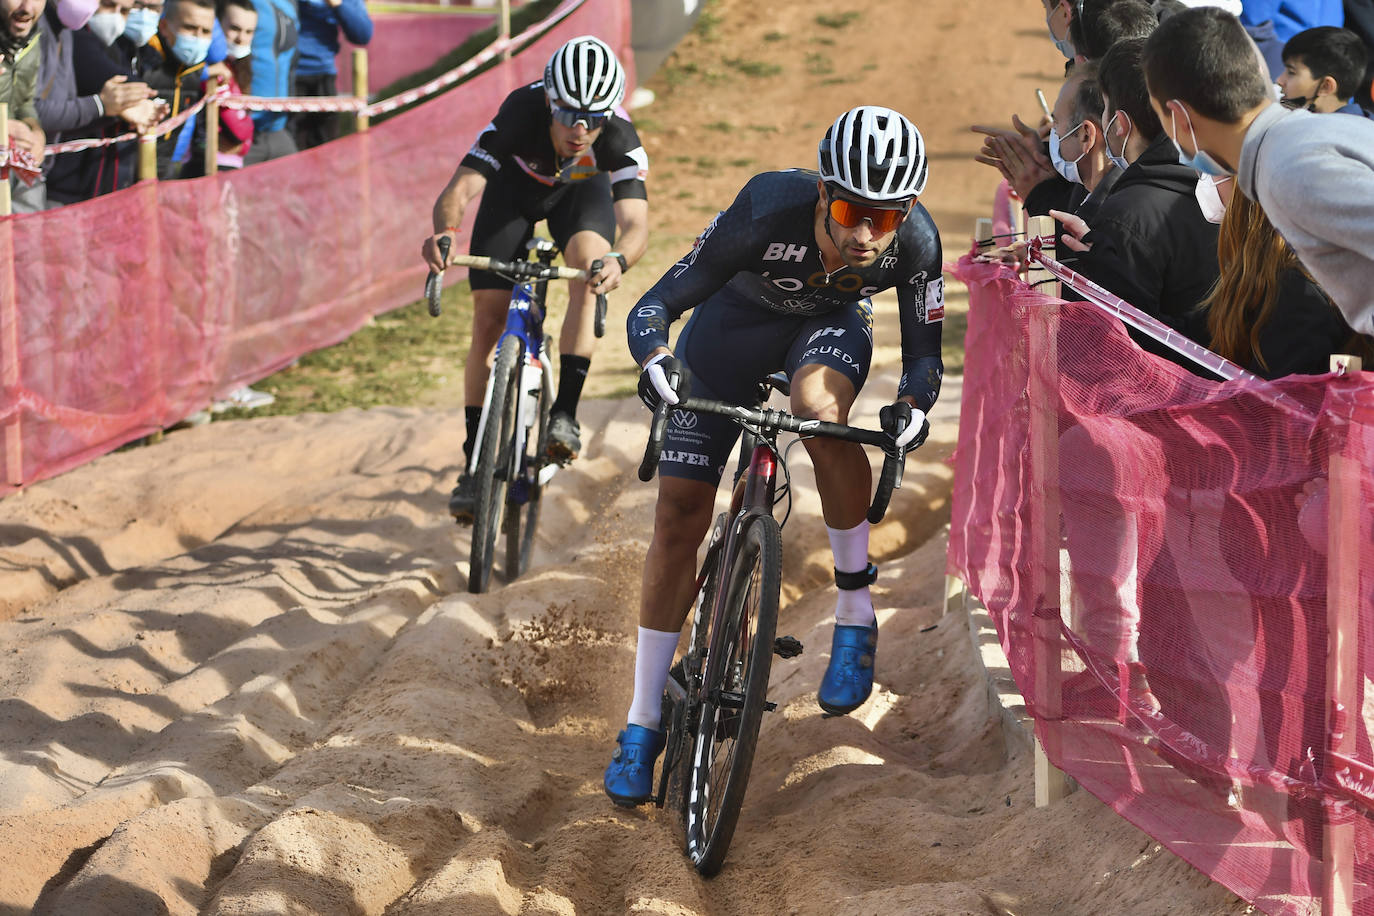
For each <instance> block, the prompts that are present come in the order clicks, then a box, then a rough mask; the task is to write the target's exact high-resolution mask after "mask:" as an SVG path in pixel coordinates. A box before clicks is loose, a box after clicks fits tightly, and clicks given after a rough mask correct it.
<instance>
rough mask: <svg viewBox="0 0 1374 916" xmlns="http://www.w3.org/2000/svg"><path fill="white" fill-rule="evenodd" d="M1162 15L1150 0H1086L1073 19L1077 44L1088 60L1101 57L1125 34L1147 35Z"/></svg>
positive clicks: (1132, 35)
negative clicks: (1151, 4)
mask: <svg viewBox="0 0 1374 916" xmlns="http://www.w3.org/2000/svg"><path fill="white" fill-rule="evenodd" d="M1158 22H1159V17H1158V16H1156V15H1155V11H1154V8H1153V7H1151V6H1150V4H1149V3H1148V2H1147V0H1084V2H1083V9H1082V10H1081V11H1079V14H1078V18H1077V19H1075V20H1074V24H1075V29H1074V47H1076V48H1078V50H1079V53H1080V54H1082V55H1083V56H1084V57H1086V58H1087V59H1088V60H1101V59H1102V55H1103V54H1106V53H1107V49H1108V48H1110V47H1111V46H1112V45H1114V44H1116V43H1117V42H1118V41H1120V40H1121V39H1123V38H1146V37H1148V36H1149V34H1150V33H1151V32H1153V31H1154V28H1155V25H1157V24H1158Z"/></svg>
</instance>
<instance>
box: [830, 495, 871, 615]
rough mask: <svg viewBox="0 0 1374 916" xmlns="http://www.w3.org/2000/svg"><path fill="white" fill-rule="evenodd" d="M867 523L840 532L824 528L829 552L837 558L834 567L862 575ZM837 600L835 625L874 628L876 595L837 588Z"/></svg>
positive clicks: (865, 558) (862, 589)
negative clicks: (874, 600) (874, 597)
mask: <svg viewBox="0 0 1374 916" xmlns="http://www.w3.org/2000/svg"><path fill="white" fill-rule="evenodd" d="M868 528H869V525H868V522H867V521H862V522H859V524H857V525H855V526H854V527H853V528H849V529H847V530H840V529H838V528H831V527H830V526H829V525H826V526H825V533H826V534H828V535H830V553H831V554H832V555H833V556H834V557H835V568H836V569H838V570H839V571H840V572H845V573H847V572H863V571H864V570H865V569H868ZM838 592H839V594H838V595H837V596H836V598H835V622H836V623H838V624H843V625H844V626H854V627H867V626H872V624H873V621H875V620H876V619H877V616H876V615H875V614H874V613H873V596H872V595H870V594H869V592H868V586H866V585H865V586H864V587H863V588H860V589H855V590H853V591H847V590H845V589H838Z"/></svg>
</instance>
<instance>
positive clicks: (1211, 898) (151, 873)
mask: <svg viewBox="0 0 1374 916" xmlns="http://www.w3.org/2000/svg"><path fill="white" fill-rule="evenodd" d="M954 381H955V384H954V385H953V387H952V388H951V389H949V390H947V395H949V397H948V399H947V400H946V401H945V402H944V404H945V406H944V407H943V408H942V411H943V415H942V416H937V417H936V420H937V422H936V430H937V438H936V439H935V440H933V441H932V443H930V444H929V445H928V446H927V448H926V449H924V450H923V452H922V453H920V456H919V458H918V459H916V460H913V461H912V463H911V465H910V467H909V475H908V486H907V487H906V488H905V489H904V490H903V491H902V492H901V493H900V494H899V500H898V501H897V504H896V506H895V511H894V518H893V519H892V521H891V522H889V523H887V524H886V525H885V526H884V527H883V528H881V529H879V532H878V534H877V535H876V536H875V539H874V540H875V545H876V548H875V549H876V552H878V553H880V554H883V555H885V557H886V558H885V560H884V563H883V576H882V579H881V580H880V586H879V588H878V595H879V596H880V597H879V600H880V603H881V604H882V605H883V608H884V610H883V612H882V625H883V629H882V634H883V635H882V639H883V643H882V647H881V650H882V651H881V653H880V656H879V658H880V663H879V664H880V667H879V673H880V677H879V680H880V686H879V689H878V690H877V692H876V693H875V696H874V698H873V700H871V701H870V703H869V704H868V705H867V706H866V707H865V708H864V709H863V710H862V711H861V712H860V713H859V714H857V715H856V716H853V717H851V718H845V719H837V720H823V719H821V717H820V711H819V709H818V708H817V707H816V706H815V699H814V690H815V684H816V682H817V680H818V679H819V676H820V672H821V670H822V669H823V666H824V662H825V658H824V656H825V649H826V648H827V641H828V623H827V620H828V618H829V613H830V608H831V602H832V601H833V598H832V597H831V594H832V593H831V592H830V591H829V583H828V581H827V580H828V575H827V571H828V560H829V558H828V554H827V552H826V548H825V543H824V530H823V528H822V527H821V525H820V522H819V518H818V515H817V511H818V509H817V500H816V497H815V495H814V492H813V491H812V485H811V482H810V477H809V473H808V472H807V469H806V468H805V466H804V465H805V461H804V460H801V461H799V462H797V465H798V473H797V480H796V482H797V487H798V490H799V499H798V506H797V511H796V512H795V513H794V516H793V519H792V521H791V522H790V523H789V525H788V527H787V537H788V542H787V557H786V567H787V579H788V584H789V589H788V591H789V598H790V602H789V603H788V605H787V606H786V608H785V609H784V611H783V615H782V623H781V625H780V626H781V630H780V632H790V633H794V634H796V635H797V636H798V637H799V638H801V639H802V640H803V642H805V643H806V644H807V646H808V651H807V653H806V654H805V655H803V656H802V657H801V658H799V659H796V660H793V661H787V662H782V661H780V662H778V663H777V664H776V665H775V668H774V677H773V684H772V689H771V692H770V694H771V698H772V699H774V700H775V701H776V702H777V703H778V706H779V709H778V712H776V713H774V714H771V715H770V716H768V717H767V719H766V721H765V724H764V731H763V738H762V742H761V746H760V749H759V753H758V757H757V759H756V762H755V768H754V777H753V779H752V781H751V787H750V797H749V802H748V806H747V808H746V810H745V813H744V815H743V818H742V820H741V824H740V828H739V832H738V834H737V839H736V844H735V848H734V849H733V850H732V854H731V859H730V861H729V865H728V867H727V869H726V870H725V872H724V873H723V874H722V875H721V876H720V877H719V878H717V879H715V880H713V881H710V882H705V881H702V880H700V879H698V878H697V877H695V875H694V874H693V873H692V872H691V870H690V869H689V868H688V866H687V863H686V861H685V859H683V858H682V856H681V855H680V852H679V847H678V839H677V834H676V826H675V823H674V820H673V819H672V818H671V817H670V816H668V815H666V814H665V813H662V812H656V811H648V810H644V811H636V812H625V811H622V810H620V809H616V808H614V807H613V806H611V805H610V804H609V803H608V802H607V801H606V799H605V798H604V796H603V795H602V793H601V791H600V785H599V778H600V771H601V768H602V767H603V766H604V763H605V759H606V757H607V754H608V751H609V748H610V746H611V740H612V739H613V737H614V733H615V731H616V730H617V728H618V727H619V726H620V725H621V723H622V721H623V718H622V717H623V715H624V710H625V708H626V706H627V705H628V699H629V697H628V691H629V679H630V678H629V675H630V672H631V670H632V664H633V649H632V636H631V634H632V633H633V626H634V611H633V608H634V606H635V602H636V600H637V595H638V589H639V572H638V571H639V568H640V561H641V557H642V550H643V546H644V543H645V541H646V539H647V537H648V534H649V522H648V519H649V517H650V507H651V504H652V493H653V490H652V488H651V487H647V486H644V485H640V484H639V483H638V481H637V480H635V479H634V476H633V475H634V471H633V469H634V467H635V465H636V462H637V459H638V454H637V452H638V450H639V447H640V446H639V443H640V441H641V440H640V436H642V431H643V428H644V419H645V417H644V414H643V411H642V408H641V407H639V405H638V403H637V402H633V401H612V402H595V403H592V404H589V405H588V407H587V408H586V417H585V420H586V421H587V426H588V427H589V428H590V429H591V430H592V433H593V434H592V437H591V438H590V443H589V450H588V454H587V456H586V457H585V459H584V460H582V461H580V462H579V463H578V464H577V465H575V466H574V468H573V469H571V470H570V471H569V472H567V473H564V474H562V475H560V477H558V478H557V479H556V481H555V487H556V492H557V494H558V498H557V499H555V500H550V503H549V505H548V506H547V508H546V515H545V519H544V527H543V528H542V529H541V545H540V555H539V557H538V558H537V560H536V565H535V568H534V570H533V571H532V573H531V574H530V575H529V576H527V577H526V578H525V579H523V580H521V581H518V582H516V583H513V584H509V585H504V584H503V585H501V586H500V587H498V588H497V589H495V590H494V591H493V592H492V593H490V594H487V595H484V596H470V595H467V594H466V593H465V592H464V591H463V589H464V587H465V571H466V557H465V554H466V538H465V536H455V534H456V532H455V531H454V529H452V528H451V527H450V526H449V525H448V524H445V520H444V518H443V500H444V498H445V494H446V489H447V486H448V481H449V479H450V478H451V477H452V475H453V473H454V471H455V468H454V466H453V463H452V460H451V456H452V455H453V454H454V453H455V449H456V445H457V441H456V439H455V438H454V436H453V433H452V431H453V429H454V428H455V421H456V419H457V415H456V414H455V413H453V412H420V411H409V410H375V411H371V412H366V413H363V412H356V411H351V412H345V413H342V414H335V415H328V416H320V415H308V416H302V417H293V418H273V419H268V420H262V421H249V422H238V423H222V424H220V423H216V424H212V425H211V426H209V427H205V428H202V429H196V430H190V431H187V432H183V433H178V434H175V435H173V436H171V437H169V439H168V441H166V442H165V443H163V444H161V445H159V446H157V447H153V448H145V449H139V450H133V451H129V452H125V453H121V454H117V455H112V456H108V457H106V458H104V459H101V460H100V461H97V462H95V463H93V464H92V465H90V466H87V467H85V468H82V469H79V470H77V471H75V472H73V473H71V474H68V475H66V476H64V477H62V478H60V479H58V480H55V481H50V482H48V483H45V484H41V485H38V486H35V487H33V488H31V489H30V490H29V491H27V492H26V493H24V494H23V495H22V496H19V497H17V498H12V499H8V500H6V501H5V502H4V503H3V504H0V518H2V519H3V524H4V528H3V531H4V536H3V538H0V591H3V594H4V595H5V596H6V602H7V605H6V607H7V614H8V615H9V616H8V619H7V620H5V621H4V622H3V623H0V645H3V646H4V647H5V650H4V653H5V654H4V655H3V656H0V685H2V686H3V691H4V692H3V696H4V699H3V700H0V913H22V912H29V911H30V909H31V908H32V910H33V911H34V912H39V913H55V914H69V913H76V914H84V913H100V914H131V916H132V914H146V913H159V912H166V913H173V914H182V913H206V914H231V913H235V914H237V913H321V914H341V913H369V914H370V913H388V914H440V913H445V914H447V913H462V914H468V913H473V914H485V913H491V914H498V913H530V914H534V913H539V914H543V913H573V912H576V913H620V912H646V913H649V912H652V913H670V914H671V913H692V914H708V913H709V914H717V913H720V914H724V913H771V912H795V913H813V912H814V913H821V912H827V913H828V912H848V913H931V914H935V913H941V914H945V913H988V912H992V913H1001V912H1014V913H1017V914H1018V916H1019V914H1023V913H1031V912H1043V913H1051V912H1056V913H1075V912H1081V913H1096V912H1104V911H1106V910H1104V909H1102V907H1104V906H1107V907H1108V908H1109V909H1110V911H1112V912H1119V913H1159V912H1162V911H1163V910H1161V909H1160V908H1159V896H1158V894H1159V890H1160V888H1161V886H1163V887H1167V889H1168V891H1169V893H1170V895H1171V897H1172V899H1173V900H1174V901H1175V902H1176V905H1177V907H1178V908H1176V909H1172V908H1171V911H1174V912H1180V913H1182V912H1187V913H1204V912H1216V913H1225V912H1235V911H1236V908H1235V905H1234V903H1232V902H1231V900H1230V898H1229V897H1228V895H1226V894H1224V893H1223V892H1221V891H1220V890H1219V889H1217V888H1214V887H1209V886H1208V884H1207V882H1206V881H1205V880H1204V879H1202V878H1201V877H1200V876H1198V875H1196V874H1195V873H1192V872H1191V871H1189V870H1188V869H1187V868H1186V866H1183V865H1182V864H1181V863H1179V862H1178V861H1177V860H1174V859H1173V858H1172V857H1169V856H1167V855H1164V854H1159V853H1158V852H1157V851H1152V850H1153V849H1154V847H1153V845H1152V844H1151V843H1149V841H1148V839H1147V838H1145V837H1143V836H1142V835H1140V834H1139V833H1137V832H1136V831H1134V830H1133V829H1131V828H1129V827H1128V826H1126V825H1124V824H1123V823H1121V822H1120V821H1119V820H1118V819H1117V818H1116V817H1115V816H1114V815H1112V814H1110V813H1109V812H1107V811H1106V810H1105V809H1103V808H1102V807H1101V806H1100V805H1098V804H1097V803H1096V802H1093V801H1092V800H1091V799H1089V798H1083V797H1079V798H1074V799H1071V800H1070V801H1069V802H1068V803H1066V804H1064V805H1062V806H1060V807H1059V808H1057V809H1055V810H1054V811H1051V812H1045V811H1035V810H1034V809H1033V807H1032V792H1031V787H1030V782H1029V778H1028V770H1029V766H1028V761H1026V760H1024V759H1021V758H1019V757H1013V758H1010V759H1008V757H1007V753H1006V742H1005V740H1004V737H1003V735H1002V734H1001V731H1000V724H999V722H1000V720H999V719H998V718H997V717H996V716H995V715H994V714H993V712H992V711H991V710H989V709H988V707H987V699H986V696H987V695H986V691H985V690H984V689H983V682H982V678H981V674H979V673H978V669H977V667H976V665H975V664H974V663H973V659H972V653H971V649H970V645H969V640H968V636H967V632H966V629H965V628H964V623H963V621H962V620H961V619H958V618H955V617H950V618H945V619H942V618H941V617H940V616H939V610H938V605H937V602H938V596H939V592H940V582H941V579H940V577H941V575H942V572H943V563H944V540H943V536H942V534H941V533H940V530H939V529H940V525H941V524H942V522H943V519H942V518H941V514H942V510H941V509H940V506H941V505H942V499H943V497H944V496H945V495H946V494H947V489H948V473H949V471H948V468H947V467H946V466H945V465H944V464H943V462H942V459H943V457H944V456H946V455H947V454H948V451H949V448H950V444H951V443H952V440H953V436H954V432H953V429H954V425H953V421H952V415H953V410H954V408H953V404H954V402H955V401H956V399H957V387H958V386H957V380H954ZM890 384H891V379H887V378H882V379H879V381H878V384H877V387H876V388H875V390H880V389H881V390H885V388H886V386H887V385H890ZM878 403H879V402H878V401H877V400H876V399H874V400H873V402H872V403H871V404H870V403H868V399H866V400H865V401H864V402H863V403H862V404H861V409H862V410H864V411H869V412H876V408H877V406H878ZM932 506H934V507H935V508H933V509H932V508H931V507H932ZM932 534H933V536H932ZM1085 834H1086V835H1091V836H1092V837H1093V839H1092V841H1091V842H1090V843H1085V842H1084V841H1083V837H1084V836H1085ZM1104 875H1107V876H1108V877H1105V878H1104Z"/></svg>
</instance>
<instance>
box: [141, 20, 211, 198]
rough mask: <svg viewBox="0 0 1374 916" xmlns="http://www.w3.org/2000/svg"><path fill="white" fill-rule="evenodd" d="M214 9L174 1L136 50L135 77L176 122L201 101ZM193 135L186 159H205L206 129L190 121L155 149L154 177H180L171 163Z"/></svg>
mask: <svg viewBox="0 0 1374 916" xmlns="http://www.w3.org/2000/svg"><path fill="white" fill-rule="evenodd" d="M214 25H215V7H214V5H213V3H212V2H211V0H172V2H170V3H168V4H167V7H166V8H165V9H164V11H163V15H162V20H161V22H160V23H159V24H158V30H157V34H156V35H154V36H153V37H152V38H150V39H149V40H148V43H147V44H146V45H144V46H143V47H142V48H140V49H139V66H138V69H139V72H140V73H142V74H144V77H145V78H146V79H147V82H148V85H149V86H150V87H151V88H152V89H154V90H155V91H156V92H157V97H158V98H159V99H161V100H162V101H163V102H165V103H166V108H167V116H168V117H175V116H176V115H178V114H180V113H181V112H182V111H183V110H185V109H186V108H189V107H191V106H192V105H194V104H195V103H196V102H198V101H200V98H201V96H202V95H203V89H202V82H201V81H202V80H203V79H204V76H205V58H206V55H207V54H208V53H209V50H210V38H211V36H212V34H213V33H214ZM187 130H190V131H192V137H191V140H190V149H189V154H188V158H195V157H197V156H202V157H203V156H204V132H205V131H204V123H203V122H202V121H201V120H200V119H199V118H197V119H196V120H194V121H188V122H186V123H185V124H183V125H182V126H181V127H179V128H177V129H176V130H175V131H173V132H172V133H171V134H170V135H169V136H166V137H162V138H160V139H159V140H158V143H157V177H158V178H159V179H164V180H165V179H168V178H176V177H178V173H179V172H180V170H181V164H180V163H179V162H174V161H173V153H174V151H175V150H176V149H177V147H178V145H180V144H179V141H181V135H182V133H183V132H185V131H187Z"/></svg>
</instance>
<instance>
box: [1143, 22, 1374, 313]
mask: <svg viewBox="0 0 1374 916" xmlns="http://www.w3.org/2000/svg"><path fill="white" fill-rule="evenodd" d="M1204 48H1205V49H1206V51H1205V53H1204V51H1203V49H1204ZM1143 65H1144V69H1145V73H1146V76H1147V77H1148V80H1149V94H1150V105H1151V106H1152V109H1153V110H1154V112H1155V113H1156V115H1157V116H1158V117H1159V118H1160V119H1161V121H1162V122H1163V125H1164V129H1165V130H1166V131H1167V133H1168V135H1169V136H1170V137H1171V138H1172V141H1173V143H1175V144H1177V148H1178V154H1179V156H1180V157H1181V158H1183V159H1186V160H1187V161H1188V162H1189V163H1190V164H1192V165H1193V166H1194V167H1195V168H1196V169H1198V170H1199V171H1203V172H1207V173H1208V174H1212V175H1224V174H1232V175H1235V176H1236V188H1237V189H1238V190H1239V191H1240V192H1241V193H1242V194H1244V195H1245V196H1246V197H1248V198H1250V199H1251V200H1253V201H1256V202H1258V203H1259V204H1260V205H1261V206H1262V207H1263V208H1264V212H1265V215H1266V216H1268V217H1269V220H1270V222H1272V223H1273V224H1274V228H1275V229H1276V230H1278V232H1279V233H1280V234H1281V235H1282V236H1283V237H1284V239H1286V240H1287V242H1288V244H1289V245H1291V246H1292V247H1293V250H1294V251H1295V252H1296V253H1297V255H1298V259H1299V260H1300V261H1301V262H1302V265H1303V267H1305V268H1306V269H1307V270H1308V272H1309V273H1311V275H1312V277H1313V279H1315V280H1316V281H1317V282H1318V283H1319V284H1321V287H1322V289H1324V290H1325V291H1326V293H1327V294H1328V295H1329V296H1330V297H1331V299H1332V301H1333V302H1335V303H1336V306H1337V307H1338V308H1339V309H1340V310H1341V312H1342V314H1343V315H1344V316H1345V318H1346V321H1347V322H1349V324H1350V326H1351V327H1352V328H1354V329H1355V330H1356V331H1359V332H1360V333H1362V334H1372V333H1374V294H1371V290H1374V220H1371V219H1370V216H1369V215H1370V214H1371V213H1374V123H1371V122H1370V121H1369V120H1368V119H1365V118H1350V117H1331V116H1326V115H1316V114H1313V113H1311V112H1307V111H1288V110H1286V109H1285V108H1284V107H1283V106H1282V105H1280V104H1278V102H1276V101H1275V100H1274V97H1273V95H1272V94H1271V92H1270V85H1269V80H1268V77H1267V75H1266V74H1265V73H1263V72H1262V71H1261V70H1260V68H1259V66H1258V63H1257V60H1256V57H1255V52H1254V46H1253V45H1252V44H1251V43H1250V41H1249V38H1248V37H1247V36H1246V34H1245V30H1244V29H1243V28H1242V27H1241V25H1240V22H1239V21H1238V20H1237V19H1236V18H1235V17H1234V16H1230V15H1228V14H1226V13H1224V12H1221V11H1220V10H1215V9H1197V10H1188V11H1187V12H1184V13H1179V14H1177V15H1175V16H1173V17H1171V18H1170V19H1169V20H1168V21H1166V22H1164V23H1162V24H1161V25H1160V27H1159V29H1158V30H1156V32H1155V33H1154V34H1153V35H1152V36H1150V39H1149V41H1148V42H1147V44H1146V46H1145V49H1144V56H1143Z"/></svg>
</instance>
